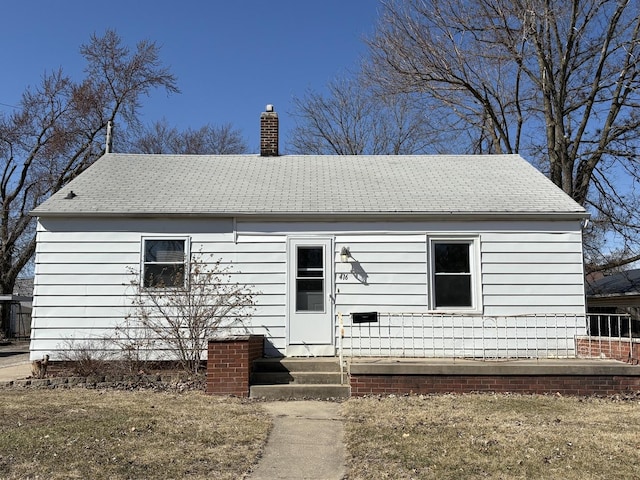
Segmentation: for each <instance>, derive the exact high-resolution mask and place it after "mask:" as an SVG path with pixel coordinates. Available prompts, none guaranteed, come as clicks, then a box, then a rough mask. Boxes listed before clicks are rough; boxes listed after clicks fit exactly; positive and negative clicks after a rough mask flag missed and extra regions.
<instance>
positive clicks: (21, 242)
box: [0, 30, 178, 331]
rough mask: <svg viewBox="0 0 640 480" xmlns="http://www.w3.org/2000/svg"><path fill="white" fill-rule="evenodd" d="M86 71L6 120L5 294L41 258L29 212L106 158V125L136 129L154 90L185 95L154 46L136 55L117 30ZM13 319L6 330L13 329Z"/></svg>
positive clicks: (0, 272)
mask: <svg viewBox="0 0 640 480" xmlns="http://www.w3.org/2000/svg"><path fill="white" fill-rule="evenodd" d="M80 52H81V54H82V55H83V56H84V58H85V60H86V62H87V65H86V68H85V74H86V76H85V78H84V79H83V80H82V81H81V82H75V81H73V80H72V79H71V78H70V77H68V76H66V75H64V73H63V72H62V70H57V71H54V72H52V73H46V74H45V75H44V76H43V78H42V81H41V83H40V85H38V86H37V87H35V88H28V89H27V90H26V91H25V92H24V94H23V95H22V99H21V100H20V102H19V104H18V108H17V109H16V110H15V111H14V112H13V113H11V114H9V115H7V114H0V172H1V176H0V202H1V203H2V214H1V215H2V216H1V217H0V289H1V290H2V292H4V293H11V292H12V290H13V288H14V284H15V280H16V278H17V277H18V274H19V273H20V272H21V270H22V269H23V268H24V266H25V265H26V264H27V262H28V261H29V260H30V259H31V257H32V255H33V253H34V251H35V224H34V219H32V218H31V217H30V216H29V211H30V210H32V209H33V208H35V207H36V206H37V205H38V204H39V203H41V202H42V201H43V200H44V199H46V198H47V197H48V196H49V195H51V194H52V193H54V192H56V191H58V190H60V188H62V187H63V186H64V185H65V184H66V183H67V182H69V181H70V180H71V179H73V178H74V177H76V176H77V175H78V174H79V173H81V172H82V171H84V170H85V169H86V168H87V167H88V166H89V165H90V164H91V163H92V162H93V161H95V160H96V159H97V158H98V157H100V155H101V154H103V153H104V147H103V145H104V140H103V138H104V132H105V129H106V126H107V122H109V121H112V120H115V119H116V118H121V119H122V120H124V122H125V123H129V124H133V123H136V121H137V113H138V109H139V107H140V98H141V97H142V96H144V95H147V94H149V92H150V91H151V90H153V89H155V88H164V89H165V90H166V91H168V92H178V88H177V86H176V79H175V77H174V76H173V75H172V74H171V73H170V72H169V70H168V69H167V68H165V67H163V66H162V64H161V62H160V60H159V56H158V53H159V52H158V47H157V46H156V45H155V43H152V42H148V41H142V42H139V43H138V44H137V46H136V48H135V49H134V50H133V51H131V50H130V49H129V48H127V47H126V46H124V45H123V44H122V41H121V39H120V37H119V36H118V35H117V34H116V33H115V32H114V31H112V30H107V31H106V32H105V34H104V35H103V36H101V37H100V36H96V35H94V36H92V37H91V40H90V42H89V43H88V44H86V45H83V46H82V47H81V49H80ZM8 319H9V317H8V312H6V309H4V310H3V313H2V324H1V330H3V331H6V330H7V329H8Z"/></svg>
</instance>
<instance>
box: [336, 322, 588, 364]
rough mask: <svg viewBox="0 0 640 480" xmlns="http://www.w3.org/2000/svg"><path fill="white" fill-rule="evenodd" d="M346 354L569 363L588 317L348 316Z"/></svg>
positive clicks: (343, 342)
mask: <svg viewBox="0 0 640 480" xmlns="http://www.w3.org/2000/svg"><path fill="white" fill-rule="evenodd" d="M343 322H344V338H343V339H342V348H343V354H344V355H346V356H382V357H432V358H436V357H467V358H481V359H498V358H567V357H575V356H576V341H575V339H576V337H577V336H584V335H586V333H587V329H586V321H585V317H584V316H582V315H573V314H556V315H526V316H472V315H447V314H437V313H435V314H433V313H380V314H378V317H377V321H376V322H369V323H354V322H353V319H352V317H351V316H350V315H343Z"/></svg>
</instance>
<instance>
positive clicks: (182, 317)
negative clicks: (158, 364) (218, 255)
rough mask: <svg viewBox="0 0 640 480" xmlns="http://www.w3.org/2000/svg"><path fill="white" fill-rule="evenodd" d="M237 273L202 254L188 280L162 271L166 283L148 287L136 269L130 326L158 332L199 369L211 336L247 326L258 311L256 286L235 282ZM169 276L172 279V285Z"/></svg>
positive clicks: (184, 362)
mask: <svg viewBox="0 0 640 480" xmlns="http://www.w3.org/2000/svg"><path fill="white" fill-rule="evenodd" d="M231 274H232V270H231V266H223V265H222V264H221V263H220V261H219V260H218V261H210V259H209V258H205V257H204V256H203V255H202V254H196V255H194V256H193V257H192V258H191V261H190V263H189V270H188V272H186V277H187V278H186V280H185V279H184V278H183V277H184V276H185V273H184V272H182V271H175V272H162V273H160V274H159V278H158V281H159V282H160V283H158V282H155V281H153V280H151V281H150V283H151V284H152V285H153V286H145V282H143V281H142V276H141V275H140V274H139V273H134V277H133V280H132V286H133V287H134V288H135V289H136V293H135V294H134V295H133V296H132V307H133V309H132V312H131V314H130V315H129V317H128V319H127V325H128V326H129V327H130V328H138V329H143V330H147V331H149V332H152V334H153V338H154V341H155V342H156V343H155V345H157V346H158V347H159V348H164V349H166V350H167V351H168V352H169V353H170V354H171V357H172V358H173V359H176V360H177V361H178V362H179V363H180V365H181V366H182V368H183V369H184V370H186V371H187V372H191V373H198V371H199V369H200V364H201V361H202V354H203V353H204V351H205V349H206V347H207V341H208V340H209V339H210V338H214V337H220V336H224V335H225V334H228V333H230V332H233V331H235V330H237V329H243V328H244V325H245V320H246V318H247V317H248V316H249V315H250V314H251V312H252V311H253V307H254V305H255V292H254V291H253V286H251V285H244V284H240V283H234V282H233V281H232V278H231ZM160 277H161V278H160ZM164 278H168V283H169V284H170V286H169V285H167V287H166V288H164V287H163V285H162V279H164ZM146 282H149V278H148V277H147V278H146ZM145 341H147V342H148V341H149V337H145Z"/></svg>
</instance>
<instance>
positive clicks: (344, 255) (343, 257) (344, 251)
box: [340, 247, 351, 263]
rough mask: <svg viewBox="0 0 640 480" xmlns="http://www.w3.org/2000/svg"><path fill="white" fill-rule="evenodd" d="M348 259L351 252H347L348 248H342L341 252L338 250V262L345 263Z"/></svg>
mask: <svg viewBox="0 0 640 480" xmlns="http://www.w3.org/2000/svg"><path fill="white" fill-rule="evenodd" d="M350 257H351V252H350V251H349V247H342V250H340V261H341V262H342V263H347V262H348V261H349V258H350Z"/></svg>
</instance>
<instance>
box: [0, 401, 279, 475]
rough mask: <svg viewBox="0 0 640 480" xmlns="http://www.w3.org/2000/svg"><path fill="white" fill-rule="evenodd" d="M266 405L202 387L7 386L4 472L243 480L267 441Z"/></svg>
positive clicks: (1, 454) (0, 447)
mask: <svg viewBox="0 0 640 480" xmlns="http://www.w3.org/2000/svg"><path fill="white" fill-rule="evenodd" d="M270 425H271V422H270V419H269V417H268V415H266V414H265V413H264V411H263V410H262V408H261V407H260V405H259V404H252V403H247V402H242V401H240V400H234V399H229V398H224V399H219V398H216V397H211V396H206V395H204V394H203V393H200V392H190V393H185V394H168V393H152V392H120V391H106V390H102V391H94V390H82V389H70V390H4V391H0V478H3V479H4V478H6V479H18V478H20V479H22V478H36V477H37V478H48V479H61V478H65V479H67V478H81V479H85V478H91V479H107V478H108V479H119V478H144V479H154V478H162V479H166V478H203V479H204V478H207V479H209V478H216V479H237V478H241V477H242V475H243V474H244V473H245V472H246V471H248V470H249V469H250V467H251V465H252V464H253V463H254V462H255V461H256V458H257V456H258V454H259V452H260V450H261V449H262V447H263V446H264V443H265V442H266V437H267V434H268V430H269V428H270Z"/></svg>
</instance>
